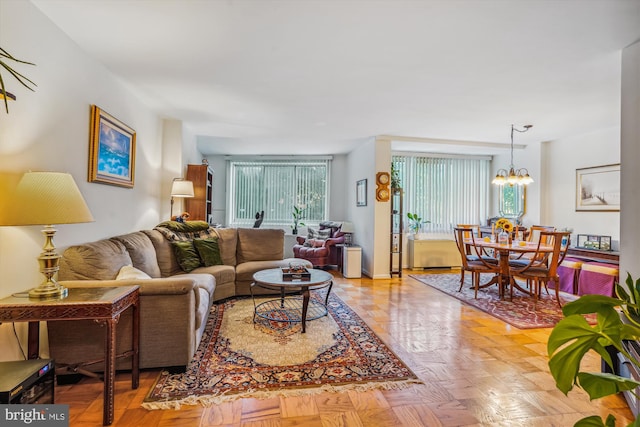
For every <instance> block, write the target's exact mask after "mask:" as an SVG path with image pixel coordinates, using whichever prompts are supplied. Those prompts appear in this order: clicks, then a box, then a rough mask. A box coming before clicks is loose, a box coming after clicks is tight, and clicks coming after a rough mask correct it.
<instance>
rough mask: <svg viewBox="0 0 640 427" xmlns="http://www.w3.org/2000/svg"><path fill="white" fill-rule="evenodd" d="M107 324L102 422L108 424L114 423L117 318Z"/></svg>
mask: <svg viewBox="0 0 640 427" xmlns="http://www.w3.org/2000/svg"><path fill="white" fill-rule="evenodd" d="M105 324H106V331H105V342H104V351H105V355H104V397H103V400H104V410H103V414H102V424H103V425H105V426H108V425H111V423H113V401H114V391H115V389H114V383H115V377H116V319H108V320H106V321H105Z"/></svg>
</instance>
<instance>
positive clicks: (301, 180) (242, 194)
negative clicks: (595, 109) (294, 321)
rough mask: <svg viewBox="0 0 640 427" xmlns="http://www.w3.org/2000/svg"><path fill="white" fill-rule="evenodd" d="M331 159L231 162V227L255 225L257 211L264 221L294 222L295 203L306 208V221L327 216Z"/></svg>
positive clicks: (271, 223) (275, 224)
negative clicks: (262, 213) (261, 214)
mask: <svg viewBox="0 0 640 427" xmlns="http://www.w3.org/2000/svg"><path fill="white" fill-rule="evenodd" d="M329 165H330V160H309V161H299V160H298V161H292V160H269V161H259V160H257V161H233V160H231V161H229V171H230V174H229V195H230V196H229V200H230V204H229V206H230V207H231V209H230V218H229V222H230V225H231V226H235V227H242V226H251V225H253V222H254V221H255V215H256V212H261V211H264V220H263V224H266V225H272V226H282V225H288V224H292V222H293V217H292V214H291V213H292V211H293V207H294V206H298V207H299V208H301V209H302V216H303V219H302V222H304V223H307V222H308V223H312V224H315V223H318V222H320V221H323V220H325V219H326V213H327V203H328V188H329V185H328V176H329Z"/></svg>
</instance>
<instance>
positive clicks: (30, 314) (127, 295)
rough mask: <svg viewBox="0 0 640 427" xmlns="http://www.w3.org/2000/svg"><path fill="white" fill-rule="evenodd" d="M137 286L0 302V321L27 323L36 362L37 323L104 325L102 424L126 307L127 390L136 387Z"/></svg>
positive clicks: (108, 413) (107, 415) (108, 411)
mask: <svg viewBox="0 0 640 427" xmlns="http://www.w3.org/2000/svg"><path fill="white" fill-rule="evenodd" d="M138 288H139V287H138V286H122V287H115V288H69V296H68V297H66V298H64V299H43V300H39V299H31V298H29V297H28V295H27V294H26V293H25V294H24V295H25V296H24V297H23V296H22V294H14V295H13V296H10V297H7V298H4V299H1V300H0V322H29V339H28V355H29V356H28V357H29V359H37V358H38V357H39V355H40V352H39V336H40V322H41V321H55V320H95V321H99V322H103V323H104V324H105V326H106V327H105V349H104V352H105V354H104V359H105V372H104V411H103V424H104V425H110V424H111V423H113V410H114V408H113V402H114V391H115V389H114V382H115V374H116V324H117V323H118V321H119V320H120V315H121V314H122V313H123V312H124V311H125V310H126V309H127V308H129V307H132V309H133V322H132V323H133V325H132V326H133V327H132V329H133V330H132V337H131V339H132V350H131V352H129V353H126V354H125V356H132V358H133V360H132V362H131V388H132V389H136V388H138V384H139V378H140V371H139V351H138V349H139V342H140V340H139V334H140V310H139V291H138Z"/></svg>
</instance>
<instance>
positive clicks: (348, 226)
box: [340, 221, 356, 233]
mask: <svg viewBox="0 0 640 427" xmlns="http://www.w3.org/2000/svg"><path fill="white" fill-rule="evenodd" d="M340 231H342V232H343V233H354V232H355V231H356V229H355V228H353V223H352V222H348V221H344V222H343V223H342V227H340Z"/></svg>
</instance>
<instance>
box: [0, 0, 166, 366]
mask: <svg viewBox="0 0 640 427" xmlns="http://www.w3.org/2000/svg"><path fill="white" fill-rule="evenodd" d="M0 42H1V46H2V47H3V48H5V49H7V50H8V51H9V52H10V53H11V54H13V55H15V56H16V57H18V58H21V59H25V60H28V61H31V62H34V63H35V64H37V65H36V66H35V67H30V66H17V67H16V68H18V69H19V71H21V72H23V74H25V75H27V76H28V77H29V78H31V79H32V80H33V81H34V82H36V83H37V85H38V87H37V88H36V91H35V92H30V91H28V90H26V89H24V88H22V87H21V86H20V85H19V84H17V83H16V82H15V81H14V80H13V78H11V77H7V76H6V73H3V76H4V77H5V85H6V86H7V89H8V90H9V91H10V92H12V93H14V94H15V95H16V96H17V101H14V102H12V103H11V104H10V113H9V114H6V113H5V112H4V108H0V178H1V179H0V181H3V180H6V179H7V178H15V177H16V176H18V177H19V176H20V175H21V174H22V173H24V172H25V171H27V170H50V171H65V172H69V173H71V174H72V175H73V177H74V178H75V180H76V183H77V184H78V187H79V188H80V191H81V192H82V194H83V195H84V197H85V199H86V201H87V204H88V206H89V209H90V210H91V211H92V213H93V216H94V218H95V222H94V223H89V224H70V225H61V226H59V227H57V228H58V233H57V235H56V239H55V240H56V245H57V246H58V247H59V248H64V247H65V246H68V245H71V244H75V243H81V242H87V241H91V240H96V239H99V238H103V237H107V236H113V235H117V234H121V233H126V232H129V231H133V230H139V229H144V228H151V227H153V226H154V225H155V224H157V223H158V222H159V220H160V211H161V209H168V205H167V206H166V208H165V207H164V206H161V203H162V202H164V201H166V203H168V201H169V197H168V196H169V193H168V190H165V189H164V188H163V184H166V183H163V180H164V176H165V174H164V172H163V163H162V126H163V124H162V121H161V120H160V119H159V118H158V117H157V116H156V115H155V114H154V113H153V112H151V111H150V110H149V109H147V108H146V107H145V106H144V105H143V104H142V103H141V102H140V101H139V100H138V99H136V98H135V97H134V96H133V95H132V94H131V93H130V92H128V90H127V88H126V87H125V85H123V84H122V82H121V81H119V80H118V79H117V78H115V77H114V76H113V75H112V74H111V72H110V71H109V70H107V69H106V68H105V67H103V66H102V65H101V64H100V63H98V62H96V61H95V60H93V59H92V58H90V57H89V56H88V55H86V54H85V53H84V52H83V51H81V50H80V49H79V47H78V46H77V45H76V44H75V43H73V42H72V41H71V40H70V39H69V38H68V37H67V36H66V35H65V34H64V33H63V32H62V31H60V30H59V29H58V28H57V27H56V26H54V25H53V23H52V22H51V21H49V20H48V18H46V17H45V16H44V15H43V14H42V13H40V11H39V10H38V9H37V8H35V7H34V6H33V5H32V4H31V3H30V2H27V1H4V0H3V1H2V14H0ZM91 104H95V105H98V106H99V107H100V108H102V109H104V110H105V111H107V112H108V113H110V114H112V115H114V116H115V117H116V118H118V119H120V120H122V121H123V122H125V123H126V124H128V125H129V126H131V127H132V128H133V129H135V130H136V132H137V155H136V169H135V187H134V188H133V189H126V188H121V187H115V186H109V185H103V184H95V183H89V182H87V170H88V147H89V141H88V135H89V112H90V105H91ZM3 182H4V181H3ZM0 187H1V186H0ZM0 208H1V207H0ZM43 243H44V238H43V236H42V235H41V233H40V227H0V277H1V278H2V280H1V281H0V297H3V296H7V295H9V294H11V293H14V292H18V291H23V290H26V289H29V288H31V287H33V286H34V285H36V284H38V283H39V282H40V281H41V280H42V276H41V275H40V274H39V268H38V265H37V261H36V259H37V257H38V255H39V253H40V252H41V248H42V245H43ZM17 326H18V329H19V332H20V333H21V337H22V339H23V343H24V342H26V341H24V339H25V337H24V328H23V326H24V325H22V324H17ZM21 357H22V356H21V355H20V354H19V351H18V347H17V345H16V341H15V338H14V337H13V332H12V331H11V325H9V324H5V325H2V326H0V360H10V359H18V358H21Z"/></svg>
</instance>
